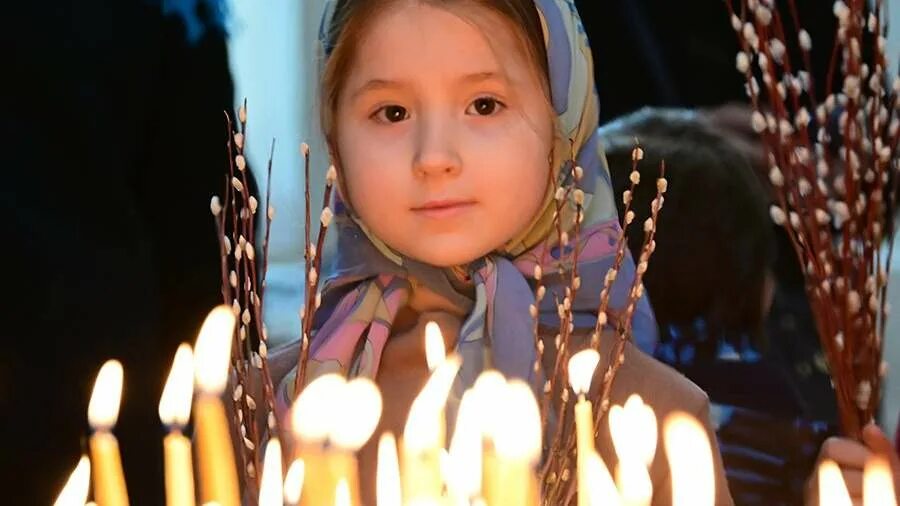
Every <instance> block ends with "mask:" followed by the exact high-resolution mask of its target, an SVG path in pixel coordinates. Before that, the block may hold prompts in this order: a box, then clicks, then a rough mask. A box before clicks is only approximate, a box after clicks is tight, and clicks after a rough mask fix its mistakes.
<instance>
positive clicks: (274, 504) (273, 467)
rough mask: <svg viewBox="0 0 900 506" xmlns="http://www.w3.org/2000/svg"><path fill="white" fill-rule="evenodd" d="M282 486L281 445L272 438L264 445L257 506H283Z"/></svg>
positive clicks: (276, 439)
mask: <svg viewBox="0 0 900 506" xmlns="http://www.w3.org/2000/svg"><path fill="white" fill-rule="evenodd" d="M283 499H284V484H283V483H282V479H281V443H280V442H279V441H278V438H276V437H273V438H272V439H270V440H269V442H268V444H266V454H265V457H264V460H263V470H262V479H261V480H260V484H259V506H283V504H284V502H283Z"/></svg>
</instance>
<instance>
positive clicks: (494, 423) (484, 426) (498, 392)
mask: <svg viewBox="0 0 900 506" xmlns="http://www.w3.org/2000/svg"><path fill="white" fill-rule="evenodd" d="M505 391H506V378H504V377H503V375H502V374H500V372H499V371H496V370H493V369H489V370H487V371H484V372H482V373H481V374H480V375H479V376H478V379H477V380H475V385H474V386H473V387H472V395H474V398H473V401H474V403H475V405H476V408H475V411H477V412H478V413H479V422H480V423H479V425H480V427H481V431H482V434H481V435H480V436H479V437H480V438H481V442H482V447H481V448H482V455H483V456H482V464H481V495H482V496H483V497H488V496H491V495H493V494H495V492H493V491H495V490H499V489H502V488H503V487H504V483H502V482H501V481H500V479H499V476H498V474H497V452H496V451H495V448H494V441H493V439H492V438H491V435H492V434H496V433H498V432H500V431H501V430H503V426H502V421H501V420H500V419H499V418H498V417H495V416H493V414H494V412H495V411H496V410H497V402H499V399H502V398H503V395H504V393H505ZM463 396H464V397H465V394H464V395H463Z"/></svg>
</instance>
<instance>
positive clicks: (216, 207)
mask: <svg viewBox="0 0 900 506" xmlns="http://www.w3.org/2000/svg"><path fill="white" fill-rule="evenodd" d="M209 210H210V212H212V215H213V216H218V215H219V214H220V213H221V212H222V202H221V201H220V200H219V196H218V195H213V197H212V198H211V199H210V200H209Z"/></svg>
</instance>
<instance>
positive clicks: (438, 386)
mask: <svg viewBox="0 0 900 506" xmlns="http://www.w3.org/2000/svg"><path fill="white" fill-rule="evenodd" d="M461 365H462V359H461V358H460V357H459V355H451V356H449V357H447V359H446V360H445V361H444V362H443V363H441V364H440V365H439V366H438V367H437V368H436V369H435V370H434V372H433V373H431V377H429V378H428V382H427V383H425V386H424V387H423V388H422V391H421V392H419V395H417V396H416V398H415V399H414V400H413V403H412V406H410V408H409V415H408V417H407V419H406V425H405V426H404V428H403V441H404V444H405V445H406V447H407V448H409V449H410V450H413V451H417V450H425V449H428V448H434V447H435V446H440V438H441V435H442V434H443V429H442V428H441V417H440V413H441V410H442V409H443V408H444V404H446V402H447V396H448V395H449V394H450V389H451V388H452V387H453V381H454V380H455V379H456V373H457V372H459V367H460V366H461Z"/></svg>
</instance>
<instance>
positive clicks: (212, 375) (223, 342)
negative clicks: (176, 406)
mask: <svg viewBox="0 0 900 506" xmlns="http://www.w3.org/2000/svg"><path fill="white" fill-rule="evenodd" d="M234 325H235V318H234V313H232V311H231V308H230V307H228V306H218V307H216V308H215V309H213V310H212V311H211V312H210V313H209V315H208V316H207V317H206V321H204V322H203V326H202V327H201V329H200V335H199V336H198V337H197V345H196V347H195V350H196V355H195V359H196V364H195V366H196V368H195V371H194V379H195V380H196V383H197V388H198V390H199V395H198V398H197V400H196V403H195V405H194V424H195V431H196V438H197V457H198V461H199V466H198V468H199V471H200V498H201V501H202V502H204V503H207V502H217V503H219V505H220V506H238V504H239V503H240V493H239V491H238V481H237V469H236V466H235V460H234V452H233V451H232V446H231V437H230V436H229V433H228V419H227V418H226V417H225V406H224V405H223V404H222V400H221V398H220V396H221V395H222V392H223V391H224V390H225V386H226V385H227V383H228V370H229V362H230V358H231V340H232V337H233V335H234Z"/></svg>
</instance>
